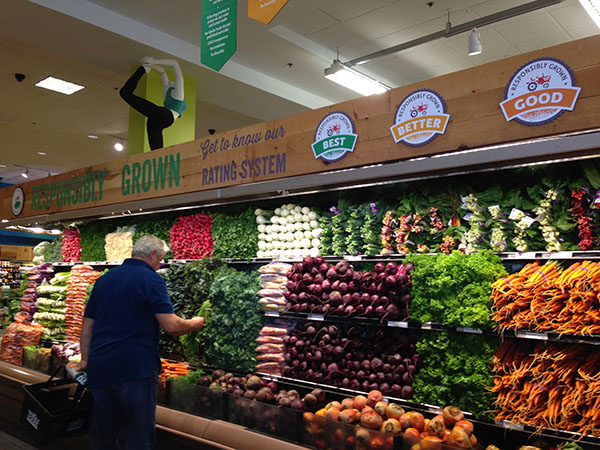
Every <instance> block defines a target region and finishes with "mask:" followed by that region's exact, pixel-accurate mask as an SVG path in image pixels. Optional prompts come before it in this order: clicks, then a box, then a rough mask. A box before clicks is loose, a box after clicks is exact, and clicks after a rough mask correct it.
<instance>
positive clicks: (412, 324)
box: [262, 311, 600, 345]
mask: <svg viewBox="0 0 600 450" xmlns="http://www.w3.org/2000/svg"><path fill="white" fill-rule="evenodd" d="M262 315H263V316H264V317H267V318H273V319H277V318H279V319H289V320H302V321H314V322H328V323H351V324H354V325H365V326H377V327H390V328H406V329H413V330H424V331H437V332H454V333H465V334H477V335H483V336H495V337H498V338H516V339H532V340H538V341H550V342H562V343H568V344H590V345H600V335H592V336H584V335H574V334H568V335H567V334H560V333H554V332H539V331H534V330H509V329H505V330H502V331H495V330H492V329H481V328H474V327H452V326H448V325H443V324H440V323H434V322H425V323H419V322H417V321H414V320H410V319H409V320H403V321H393V320H384V321H383V322H381V321H380V320H379V319H376V318H356V317H345V316H338V315H327V316H324V315H323V314H311V313H294V312H275V311H262Z"/></svg>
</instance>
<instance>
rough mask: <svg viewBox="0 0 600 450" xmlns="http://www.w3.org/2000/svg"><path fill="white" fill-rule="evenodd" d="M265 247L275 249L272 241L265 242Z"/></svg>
mask: <svg viewBox="0 0 600 450" xmlns="http://www.w3.org/2000/svg"><path fill="white" fill-rule="evenodd" d="M265 248H266V249H267V250H272V249H273V243H271V242H265Z"/></svg>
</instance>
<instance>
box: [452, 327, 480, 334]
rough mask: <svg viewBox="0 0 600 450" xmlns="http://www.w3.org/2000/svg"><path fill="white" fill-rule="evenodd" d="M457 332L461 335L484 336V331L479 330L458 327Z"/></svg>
mask: <svg viewBox="0 0 600 450" xmlns="http://www.w3.org/2000/svg"><path fill="white" fill-rule="evenodd" d="M456 331H458V332H459V333H472V334H483V331H482V330H480V329H479V328H471V327H456Z"/></svg>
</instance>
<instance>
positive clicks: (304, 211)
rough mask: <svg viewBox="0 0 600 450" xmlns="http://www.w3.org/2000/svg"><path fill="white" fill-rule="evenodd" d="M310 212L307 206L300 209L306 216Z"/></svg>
mask: <svg viewBox="0 0 600 450" xmlns="http://www.w3.org/2000/svg"><path fill="white" fill-rule="evenodd" d="M309 212H310V208H309V207H308V206H305V207H304V208H302V214H305V215H306V214H308V213H309Z"/></svg>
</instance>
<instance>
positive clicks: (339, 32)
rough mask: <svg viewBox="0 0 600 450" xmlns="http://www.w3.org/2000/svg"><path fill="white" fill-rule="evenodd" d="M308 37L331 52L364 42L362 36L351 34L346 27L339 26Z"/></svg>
mask: <svg viewBox="0 0 600 450" xmlns="http://www.w3.org/2000/svg"><path fill="white" fill-rule="evenodd" d="M310 37H311V39H315V40H317V41H318V42H319V43H320V44H321V45H322V46H323V47H325V48H329V49H333V50H335V49H336V48H339V49H344V48H347V47H353V46H355V45H358V44H360V43H362V42H364V41H365V39H364V38H363V37H362V36H359V35H357V34H356V33H353V32H352V31H351V30H350V29H349V28H348V27H346V26H345V25H341V24H338V25H334V26H333V27H330V28H327V29H325V30H321V31H319V32H317V33H313V34H312V35H310Z"/></svg>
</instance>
